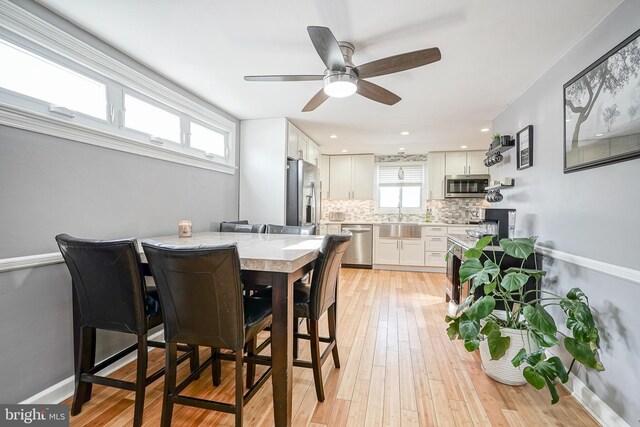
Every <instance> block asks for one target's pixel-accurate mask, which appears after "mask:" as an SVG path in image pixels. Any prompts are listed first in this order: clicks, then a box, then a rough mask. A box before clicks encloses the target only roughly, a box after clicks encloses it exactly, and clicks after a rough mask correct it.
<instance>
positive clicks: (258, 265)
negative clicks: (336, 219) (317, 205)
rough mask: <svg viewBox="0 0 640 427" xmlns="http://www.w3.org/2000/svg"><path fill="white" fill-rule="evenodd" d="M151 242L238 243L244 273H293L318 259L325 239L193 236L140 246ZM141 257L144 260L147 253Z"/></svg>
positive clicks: (311, 237) (263, 236)
mask: <svg viewBox="0 0 640 427" xmlns="http://www.w3.org/2000/svg"><path fill="white" fill-rule="evenodd" d="M151 240H153V241H155V242H158V243H165V244H170V245H216V244H218V245H219V244H224V243H233V242H236V243H237V245H238V253H239V255H240V266H241V268H242V269H243V270H254V271H271V272H281V273H293V272H294V271H296V270H298V269H299V268H301V267H303V266H305V265H306V264H308V263H309V262H311V261H313V260H314V259H315V258H316V257H317V256H318V250H319V249H320V245H321V243H322V236H299V235H295V234H266V233H218V232H203V233H193V236H192V237H178V236H177V235H172V236H160V237H151V238H147V239H140V240H139V242H142V241H151ZM140 248H142V247H140ZM141 252H142V251H141ZM142 257H143V260H145V259H144V253H142ZM145 261H146V260H145Z"/></svg>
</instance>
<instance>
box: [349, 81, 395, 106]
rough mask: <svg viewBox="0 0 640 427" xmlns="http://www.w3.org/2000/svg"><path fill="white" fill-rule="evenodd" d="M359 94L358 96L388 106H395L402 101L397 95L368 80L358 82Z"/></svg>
mask: <svg viewBox="0 0 640 427" xmlns="http://www.w3.org/2000/svg"><path fill="white" fill-rule="evenodd" d="M357 92H358V95H362V96H364V97H365V98H369V99H371V100H373V101H377V102H380V103H382V104H387V105H393V104H395V103H397V102H398V101H400V100H401V99H402V98H400V97H399V96H398V95H396V94H395V93H393V92H390V91H388V90H387V89H385V88H383V87H381V86H378V85H376V84H373V83H371V82H368V81H366V80H358V91H357Z"/></svg>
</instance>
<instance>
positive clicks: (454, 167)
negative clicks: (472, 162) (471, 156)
mask: <svg viewBox="0 0 640 427" xmlns="http://www.w3.org/2000/svg"><path fill="white" fill-rule="evenodd" d="M446 159H447V166H446V172H447V175H466V174H467V153H466V152H464V151H459V152H458V151H455V152H451V153H447V154H446Z"/></svg>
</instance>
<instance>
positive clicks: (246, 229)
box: [220, 222, 267, 233]
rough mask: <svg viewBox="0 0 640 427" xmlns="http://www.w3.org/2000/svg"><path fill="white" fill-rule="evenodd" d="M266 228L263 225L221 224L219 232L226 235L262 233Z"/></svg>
mask: <svg viewBox="0 0 640 427" xmlns="http://www.w3.org/2000/svg"><path fill="white" fill-rule="evenodd" d="M266 229H267V226H266V225H264V224H234V223H230V222H223V223H222V224H220V231H221V232H227V233H264V232H265V230H266Z"/></svg>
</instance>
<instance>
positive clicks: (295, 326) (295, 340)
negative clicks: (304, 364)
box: [293, 316, 300, 359]
mask: <svg viewBox="0 0 640 427" xmlns="http://www.w3.org/2000/svg"><path fill="white" fill-rule="evenodd" d="M299 323H300V319H299V318H297V317H295V316H294V318H293V358H294V359H297V358H298V338H297V337H296V334H297V333H298V329H299Z"/></svg>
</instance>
